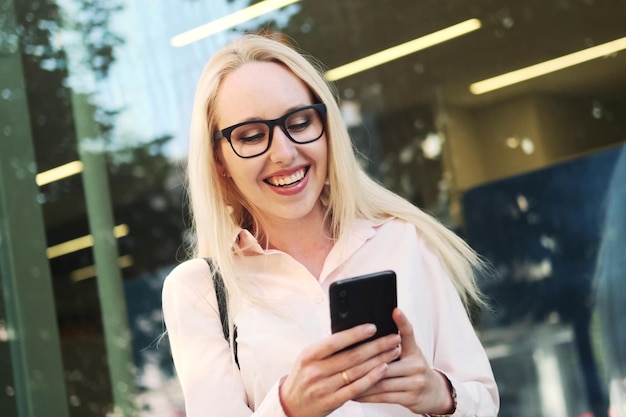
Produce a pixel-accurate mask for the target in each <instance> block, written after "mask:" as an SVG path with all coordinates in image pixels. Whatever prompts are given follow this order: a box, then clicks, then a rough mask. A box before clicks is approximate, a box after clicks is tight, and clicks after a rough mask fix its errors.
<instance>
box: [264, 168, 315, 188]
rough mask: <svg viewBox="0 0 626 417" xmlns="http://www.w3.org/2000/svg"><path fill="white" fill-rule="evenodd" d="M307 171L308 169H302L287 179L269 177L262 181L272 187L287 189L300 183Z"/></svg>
mask: <svg viewBox="0 0 626 417" xmlns="http://www.w3.org/2000/svg"><path fill="white" fill-rule="evenodd" d="M308 170H309V168H308V167H307V168H302V169H301V170H298V171H296V172H294V173H293V174H291V175H289V176H287V177H271V178H267V179H264V180H263V181H264V182H265V183H267V184H269V185H272V186H274V187H289V186H290V185H294V184H297V183H299V182H300V181H302V178H304V176H305V175H306V173H307V171H308Z"/></svg>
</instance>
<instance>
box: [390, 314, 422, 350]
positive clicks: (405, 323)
mask: <svg viewBox="0 0 626 417" xmlns="http://www.w3.org/2000/svg"><path fill="white" fill-rule="evenodd" d="M393 320H394V321H395V322H396V326H398V331H399V332H400V335H401V336H402V344H401V346H402V357H403V358H404V357H406V356H410V355H413V354H416V353H418V352H419V355H420V356H421V355H422V352H421V350H420V349H419V347H418V346H417V342H416V341H415V334H414V333H413V326H412V325H411V323H410V322H409V320H408V319H407V318H406V316H405V315H404V313H403V312H402V310H400V309H399V308H396V309H395V310H393Z"/></svg>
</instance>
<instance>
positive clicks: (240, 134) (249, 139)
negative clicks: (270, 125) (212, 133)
mask: <svg viewBox="0 0 626 417" xmlns="http://www.w3.org/2000/svg"><path fill="white" fill-rule="evenodd" d="M266 136H267V127H266V126H265V125H263V124H251V125H244V126H240V127H238V128H237V129H235V130H234V131H233V133H232V135H231V137H232V138H233V140H235V141H236V142H238V143H240V144H242V145H249V144H254V143H258V142H261V141H263V140H264V139H265V137H266Z"/></svg>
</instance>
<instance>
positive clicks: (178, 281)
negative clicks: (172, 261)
mask: <svg viewBox="0 0 626 417" xmlns="http://www.w3.org/2000/svg"><path fill="white" fill-rule="evenodd" d="M209 287H210V288H212V287H213V281H212V277H211V270H210V268H209V265H208V263H207V262H206V260H204V259H202V258H194V259H189V260H187V261H185V262H183V263H181V264H179V265H177V266H176V267H175V268H174V269H173V270H172V271H171V272H170V273H169V274H168V275H167V277H165V281H164V282H163V293H164V295H165V294H166V293H170V292H180V291H185V290H190V291H192V292H195V293H200V294H203V293H205V290H206V289H208V288H209Z"/></svg>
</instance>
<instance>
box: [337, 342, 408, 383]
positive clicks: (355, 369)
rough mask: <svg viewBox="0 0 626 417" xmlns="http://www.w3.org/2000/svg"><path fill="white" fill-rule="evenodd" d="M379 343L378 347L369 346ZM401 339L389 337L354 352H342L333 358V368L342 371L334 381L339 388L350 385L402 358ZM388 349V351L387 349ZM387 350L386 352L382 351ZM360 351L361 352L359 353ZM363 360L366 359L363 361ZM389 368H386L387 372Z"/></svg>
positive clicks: (360, 347)
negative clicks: (379, 367)
mask: <svg viewBox="0 0 626 417" xmlns="http://www.w3.org/2000/svg"><path fill="white" fill-rule="evenodd" d="M381 339H382V338H381ZM375 342H378V344H377V345H378V346H376V345H374V346H367V345H370V344H375ZM398 343H399V338H394V337H389V338H388V339H387V340H379V341H374V342H370V343H368V344H367V345H362V346H359V347H357V348H355V349H354V352H350V351H348V352H342V353H341V354H338V355H336V356H337V358H333V361H336V363H333V364H332V365H331V367H332V368H334V367H339V368H340V369H341V371H339V372H337V375H338V376H337V377H336V378H334V380H335V381H336V382H337V384H338V385H337V388H340V387H341V386H345V385H350V384H352V383H354V382H355V381H358V380H360V379H362V378H364V377H367V375H368V374H369V373H370V372H371V371H372V370H374V369H375V368H377V367H378V366H380V365H387V364H388V363H390V362H392V361H393V360H395V359H397V358H398V357H399V356H400V347H399V346H398ZM387 348H388V349H387ZM382 349H386V350H382ZM359 350H360V351H361V352H359ZM361 358H365V359H364V360H362V359H361ZM386 371H387V366H385V372H386Z"/></svg>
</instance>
